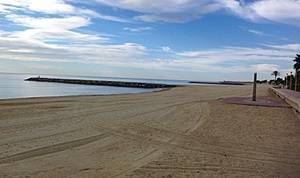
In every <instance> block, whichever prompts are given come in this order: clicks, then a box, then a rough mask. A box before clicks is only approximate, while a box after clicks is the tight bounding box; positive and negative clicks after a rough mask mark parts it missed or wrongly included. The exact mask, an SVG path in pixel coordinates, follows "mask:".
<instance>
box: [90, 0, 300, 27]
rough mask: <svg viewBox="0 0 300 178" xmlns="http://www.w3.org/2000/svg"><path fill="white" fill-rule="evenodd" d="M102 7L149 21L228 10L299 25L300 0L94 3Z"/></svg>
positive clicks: (179, 19)
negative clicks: (124, 11)
mask: <svg viewBox="0 0 300 178" xmlns="http://www.w3.org/2000/svg"><path fill="white" fill-rule="evenodd" d="M93 1H95V2H99V3H101V4H105V5H108V6H112V7H117V8H121V9H128V10H133V11H137V12H140V13H143V14H142V15H139V16H137V17H135V19H137V20H142V21H146V22H157V21H163V22H176V23H179V22H187V21H190V20H195V19H199V18H201V17H202V16H203V15H205V14H208V13H213V12H215V11H218V10H227V11H228V12H229V13H232V14H235V15H237V16H240V17H242V18H245V19H249V20H252V21H255V22H259V21H266V20H267V21H273V22H280V23H288V24H293V25H298V26H299V22H300V13H298V12H299V11H300V0H257V1H252V2H247V1H243V0H164V1H161V0H151V1H149V0H93Z"/></svg>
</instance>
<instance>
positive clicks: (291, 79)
mask: <svg viewBox="0 0 300 178" xmlns="http://www.w3.org/2000/svg"><path fill="white" fill-rule="evenodd" d="M292 86H293V72H291V75H290V87H289V89H291V90H292Z"/></svg>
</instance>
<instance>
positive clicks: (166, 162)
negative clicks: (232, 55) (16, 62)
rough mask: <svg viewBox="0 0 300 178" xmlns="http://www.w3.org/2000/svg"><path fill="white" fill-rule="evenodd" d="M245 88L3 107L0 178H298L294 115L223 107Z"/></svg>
mask: <svg viewBox="0 0 300 178" xmlns="http://www.w3.org/2000/svg"><path fill="white" fill-rule="evenodd" d="M251 87H252V86H250V85H245V86H188V87H176V88H172V89H170V90H165V91H161V92H153V93H144V94H129V95H111V96H74V97H52V98H51V97H50V98H33V99H16V100H2V101H0V177H26V176H29V177H222V176H223V177H299V176H300V120H299V119H298V118H297V117H296V115H295V113H294V111H293V110H292V109H290V108H273V107H257V106H245V105H234V104H225V103H223V102H222V100H221V99H222V98H225V97H231V96H250V94H251ZM269 95H270V96H271V94H270V93H269V92H268V87H267V86H265V85H259V86H258V96H269Z"/></svg>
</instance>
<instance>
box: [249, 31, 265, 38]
mask: <svg viewBox="0 0 300 178" xmlns="http://www.w3.org/2000/svg"><path fill="white" fill-rule="evenodd" d="M248 32H250V33H253V34H255V35H259V36H264V35H265V33H264V32H261V31H258V30H253V29H249V30H248Z"/></svg>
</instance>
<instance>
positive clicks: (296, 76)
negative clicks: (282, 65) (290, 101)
mask: <svg viewBox="0 0 300 178" xmlns="http://www.w3.org/2000/svg"><path fill="white" fill-rule="evenodd" d="M297 74H298V73H297V69H296V72H295V91H297V85H298V81H297V80H298V75H297Z"/></svg>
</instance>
